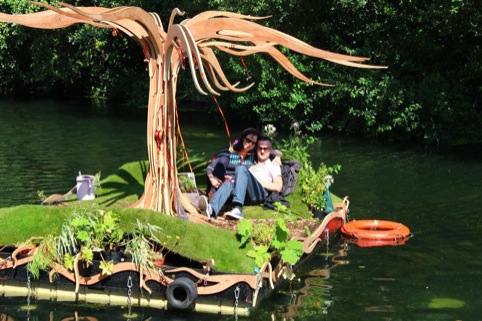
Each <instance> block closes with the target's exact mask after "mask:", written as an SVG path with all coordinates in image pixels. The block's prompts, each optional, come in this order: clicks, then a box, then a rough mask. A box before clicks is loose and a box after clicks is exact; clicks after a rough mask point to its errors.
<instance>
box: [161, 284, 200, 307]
mask: <svg viewBox="0 0 482 321" xmlns="http://www.w3.org/2000/svg"><path fill="white" fill-rule="evenodd" d="M166 298H167V302H168V306H167V307H168V308H169V309H174V310H192V309H193V308H194V305H195V304H196V299H197V287H196V286H195V285H194V282H193V281H191V280H190V279H188V278H179V279H176V280H174V281H173V282H172V283H171V284H169V285H168V286H167V291H166Z"/></svg>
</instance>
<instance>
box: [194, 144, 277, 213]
mask: <svg viewBox="0 0 482 321" xmlns="http://www.w3.org/2000/svg"><path fill="white" fill-rule="evenodd" d="M271 150H272V145H271V140H270V139H269V137H266V136H263V137H260V138H258V143H257V147H256V156H257V162H256V164H255V165H253V166H251V167H250V168H249V169H248V168H247V167H245V166H238V167H236V170H235V172H234V180H229V181H226V182H224V183H223V184H222V185H221V186H220V187H219V189H218V191H217V192H216V194H214V197H213V199H212V200H211V201H210V202H209V203H208V200H207V198H206V197H205V196H201V197H200V199H199V209H200V210H201V212H203V213H204V214H206V215H207V216H208V217H209V218H216V217H217V216H218V215H219V213H220V211H221V208H222V207H223V206H224V204H225V203H226V202H227V201H228V199H229V198H230V197H231V196H232V197H233V200H232V203H233V205H234V208H233V209H232V210H231V211H229V212H227V213H226V214H225V215H226V216H227V217H230V218H233V219H237V220H241V219H243V205H244V204H245V203H247V204H251V205H254V204H261V203H262V202H264V200H265V199H266V197H267V195H268V192H267V191H274V192H280V191H281V190H282V188H283V178H282V176H281V169H280V167H279V165H275V164H273V163H272V162H271V160H270V157H269V156H270V152H271Z"/></svg>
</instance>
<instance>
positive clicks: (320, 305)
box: [271, 238, 350, 321]
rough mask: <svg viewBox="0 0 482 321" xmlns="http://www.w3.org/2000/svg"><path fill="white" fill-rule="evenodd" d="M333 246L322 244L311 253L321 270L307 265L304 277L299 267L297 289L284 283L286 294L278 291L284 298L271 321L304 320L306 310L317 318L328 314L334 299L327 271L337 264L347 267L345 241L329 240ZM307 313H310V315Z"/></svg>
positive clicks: (302, 270) (346, 244) (346, 245)
mask: <svg viewBox="0 0 482 321" xmlns="http://www.w3.org/2000/svg"><path fill="white" fill-rule="evenodd" d="M332 241H335V243H333V244H331V245H330V244H326V246H325V248H324V249H320V250H318V251H317V252H316V253H315V256H316V257H315V258H309V259H308V260H310V261H311V260H316V263H317V264H316V265H322V266H323V267H321V268H315V269H313V265H312V264H310V266H309V270H308V272H307V275H304V274H303V272H304V269H303V267H301V268H300V270H298V271H297V273H298V274H300V278H299V279H298V282H297V284H298V285H300V286H301V287H300V288H298V289H296V288H295V287H296V285H297V284H296V281H292V282H289V283H288V288H289V289H288V291H287V292H285V293H283V292H281V291H279V292H278V293H279V294H281V295H282V296H283V297H284V299H283V300H279V301H280V302H282V304H280V305H278V306H277V307H276V309H275V311H274V312H273V313H272V315H271V320H273V321H275V320H280V321H281V320H282V321H285V320H294V319H295V318H297V317H306V315H307V311H308V310H310V311H311V312H315V313H314V314H316V312H318V315H319V314H320V313H321V314H328V313H329V309H330V308H331V307H332V306H333V305H334V304H335V299H334V298H333V297H332V296H331V293H330V290H332V289H333V285H332V284H331V283H330V282H328V280H329V279H330V278H331V271H332V269H333V268H335V267H336V266H338V265H345V264H349V263H350V262H349V261H348V260H347V256H348V248H349V242H347V241H344V240H342V239H341V238H338V239H335V240H332ZM310 263H313V262H310ZM310 314H311V313H310Z"/></svg>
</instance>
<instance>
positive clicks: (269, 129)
mask: <svg viewBox="0 0 482 321" xmlns="http://www.w3.org/2000/svg"><path fill="white" fill-rule="evenodd" d="M263 129H264V134H265V135H266V136H268V137H269V138H271V139H273V138H274V137H275V136H276V127H274V125H273V124H268V125H266V126H264V128H263Z"/></svg>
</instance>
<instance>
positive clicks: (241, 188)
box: [210, 165, 268, 216]
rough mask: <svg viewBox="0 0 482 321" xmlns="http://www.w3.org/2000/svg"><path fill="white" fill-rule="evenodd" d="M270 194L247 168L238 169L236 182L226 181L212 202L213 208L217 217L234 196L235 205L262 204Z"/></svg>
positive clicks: (239, 167)
mask: <svg viewBox="0 0 482 321" xmlns="http://www.w3.org/2000/svg"><path fill="white" fill-rule="evenodd" d="M267 195H268V194H267V193H266V191H265V189H264V188H263V186H261V184H260V183H259V182H258V181H257V180H256V178H255V177H254V176H253V174H251V172H250V171H249V170H248V168H247V167H245V166H242V165H241V166H238V167H236V171H235V172H234V182H233V181H232V180H229V181H226V182H224V183H223V184H221V186H220V187H219V188H218V191H217V192H216V194H214V197H213V199H212V200H211V202H210V203H211V206H212V208H213V212H214V214H215V216H218V214H219V211H220V210H221V208H222V207H223V206H224V204H225V203H226V202H227V201H228V199H229V198H230V197H231V196H232V197H233V203H237V204H240V205H241V206H242V205H244V204H261V203H262V202H263V201H264V200H265V199H266V196H267Z"/></svg>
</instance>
